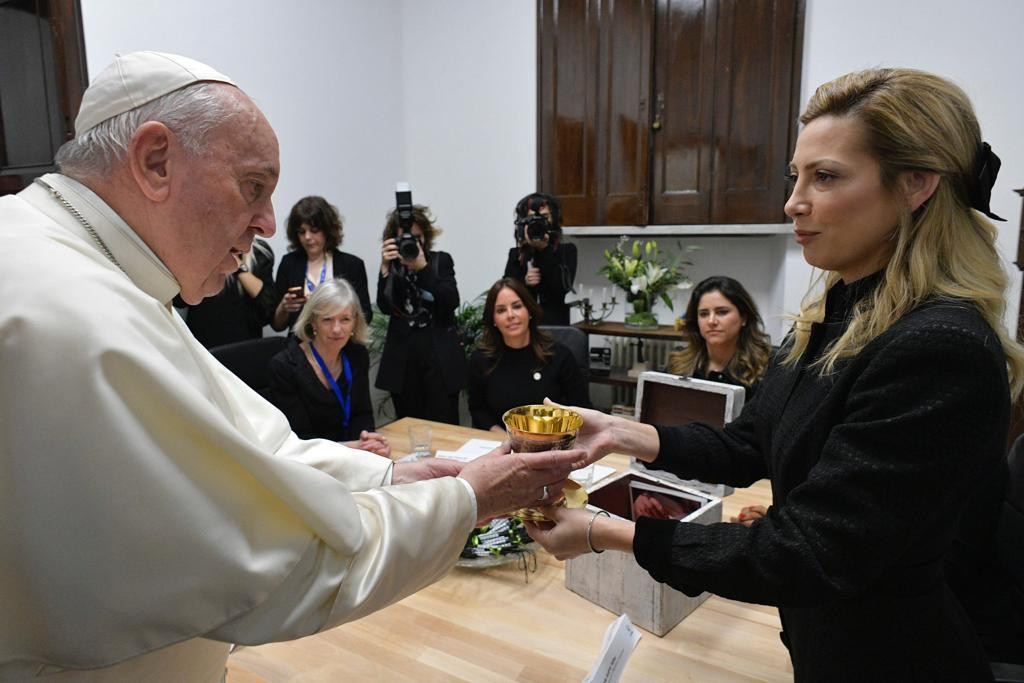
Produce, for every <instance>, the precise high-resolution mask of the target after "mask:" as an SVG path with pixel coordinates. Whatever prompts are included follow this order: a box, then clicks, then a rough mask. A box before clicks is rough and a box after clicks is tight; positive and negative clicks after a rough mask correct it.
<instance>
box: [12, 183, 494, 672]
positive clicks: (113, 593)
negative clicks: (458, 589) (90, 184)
mask: <svg viewBox="0 0 1024 683" xmlns="http://www.w3.org/2000/svg"><path fill="white" fill-rule="evenodd" d="M43 180H44V181H45V182H46V183H48V184H50V185H51V186H53V187H55V188H56V189H58V190H59V191H60V192H61V193H62V194H63V195H64V196H65V197H66V198H67V199H68V200H69V201H70V202H71V203H72V204H73V205H74V206H75V208H77V209H78V210H79V211H80V212H81V213H82V215H83V216H84V217H85V218H86V220H87V221H88V222H89V223H90V224H91V225H92V227H93V228H94V229H95V230H96V232H97V233H98V235H99V237H100V239H102V241H103V242H105V244H106V245H107V247H108V248H109V250H110V251H111V252H112V254H113V256H114V258H115V259H116V260H117V261H118V263H119V264H120V266H121V268H123V269H124V271H122V270H121V269H120V268H119V267H118V266H116V265H114V263H112V262H111V261H110V260H109V259H108V258H107V257H106V256H105V255H104V254H103V253H102V252H101V250H100V248H99V246H98V245H97V243H96V241H95V240H94V239H93V238H92V237H90V236H89V234H88V233H87V231H86V230H85V229H84V228H83V227H82V226H81V224H80V223H79V222H78V221H77V220H76V219H75V218H74V217H73V216H72V214H71V213H70V212H69V211H68V210H67V209H66V208H65V207H64V206H62V205H61V204H60V203H59V202H58V201H57V200H56V199H55V198H54V196H53V195H52V194H51V192H50V191H49V190H47V189H46V188H45V187H43V186H41V185H40V184H33V185H32V186H30V187H29V188H27V189H26V190H24V191H22V192H21V193H20V194H19V195H15V196H8V197H3V198H0V605H2V608H0V609H2V612H3V619H0V679H2V678H10V677H23V676H31V675H39V674H49V673H54V672H59V671H60V670H61V669H79V670H80V669H97V668H101V667H112V666H114V665H118V663H121V664H120V666H121V667H125V666H128V667H132V666H134V667H136V668H134V669H131V670H132V671H133V672H134V673H133V676H134V675H138V676H145V672H146V668H145V663H144V662H145V657H140V655H146V654H147V653H153V654H152V655H150V656H151V657H156V656H157V655H160V654H166V653H167V652H168V650H166V649H165V650H163V651H162V653H161V652H155V651H157V650H159V649H160V648H167V646H169V645H173V644H176V643H180V644H181V645H178V647H179V648H181V647H186V646H189V643H190V642H191V643H196V645H195V646H193V647H200V646H201V644H202V643H204V642H208V640H212V641H224V642H234V643H244V644H251V643H262V642H266V641H273V640H282V639H289V638H297V637H299V636H303V635H306V634H309V633H314V632H316V631H319V630H321V629H324V628H328V627H330V626H334V625H337V624H339V623H342V622H344V621H348V620H352V619H356V618H359V617H361V616H363V615H365V614H367V613H369V612H372V611H374V610H377V609H380V608H381V607H384V606H385V605H388V604H390V603H392V602H394V601H396V600H399V599H401V598H402V597H404V596H406V595H409V594H410V593H413V592H414V591H416V590H417V589H419V588H422V587H423V586H425V585H427V584H429V583H431V582H432V581H435V580H436V579H438V578H439V577H441V576H442V575H444V573H445V572H446V571H448V569H449V568H450V567H451V566H452V564H453V563H454V561H455V559H456V557H457V556H458V554H459V551H460V549H461V548H462V546H463V544H464V542H465V539H466V536H467V534H468V533H469V532H470V530H471V529H472V527H473V524H474V521H475V517H476V504H475V501H474V499H473V496H472V493H471V490H467V487H466V486H465V482H462V481H459V480H456V479H454V478H451V477H446V478H443V479H437V480H432V481H425V482H417V483H414V484H408V485H402V486H383V487H382V486H381V484H382V483H384V484H387V483H390V482H384V481H383V480H384V479H385V478H386V477H387V474H388V473H387V465H388V462H387V460H385V459H384V458H380V457H379V456H376V455H372V454H369V453H364V452H362V451H356V450H353V449H349V448H346V447H344V446H341V445H339V444H336V443H332V442H327V441H322V440H311V441H302V440H300V439H298V438H297V437H296V436H295V435H294V434H293V433H292V432H291V430H290V429H289V427H288V423H287V421H286V419H285V417H284V416H283V415H282V414H281V413H280V412H279V411H278V410H277V409H276V408H274V407H273V406H272V405H270V404H269V403H267V402H266V401H265V400H263V399H262V398H261V397H260V396H259V395H258V394H256V393H255V392H253V391H252V390H251V389H249V388H248V387H247V386H246V385H245V384H243V383H242V382H241V381H240V380H238V379H237V378H236V377H235V376H234V375H233V374H232V373H231V372H229V371H228V370H227V369H225V368H224V367H223V366H221V365H220V364H219V363H217V361H216V360H214V358H213V357H212V356H211V355H210V354H209V353H208V352H207V351H206V350H205V349H204V348H203V347H202V346H201V345H200V344H199V343H198V342H197V341H196V340H195V339H194V338H193V337H192V335H191V333H190V332H189V330H188V328H187V327H186V326H185V324H184V323H183V322H182V320H181V318H180V317H178V315H177V314H176V313H175V312H174V311H173V309H172V308H171V306H170V303H169V302H170V301H171V299H172V298H173V297H174V295H175V294H176V293H177V292H178V285H177V283H176V281H175V280H174V278H173V277H172V276H171V274H170V272H168V270H167V269H166V268H165V267H164V266H163V264H162V263H160V261H159V260H158V259H157V258H156V256H155V255H154V254H153V253H152V251H150V250H149V249H148V248H147V247H146V245H145V244H144V243H143V242H142V241H141V240H140V239H139V238H138V236H137V235H136V234H135V233H134V232H133V231H132V230H131V229H130V228H129V226H128V225H127V224H126V223H125V222H124V221H123V220H122V219H121V218H120V217H118V216H117V214H116V213H114V212H113V211H112V210H111V209H110V207H108V206H107V205H106V204H105V203H104V202H103V201H102V200H101V199H100V198H99V197H98V196H97V195H95V194H94V193H92V192H90V191H89V190H88V189H87V188H85V187H84V186H83V185H81V184H79V183H76V182H75V181H73V180H71V179H69V178H66V177H64V176H60V175H48V176H44V178H43ZM196 639H208V640H196ZM201 647H206V646H201ZM218 647H220V646H218ZM207 649H208V648H207ZM132 658H136V659H135V660H133V661H127V662H126V661H125V660H132ZM166 659H167V658H166V657H165V660H166ZM179 659H184V660H185V661H186V662H187V660H188V659H189V658H188V657H184V658H179ZM197 661H198V660H197ZM140 662H142V664H141V665H140V664H139V663H140ZM140 666H141V669H140V668H139V667H140ZM159 666H160V667H164V666H166V663H160V664H159ZM181 666H183V667H187V666H188V665H187V663H183V664H182V665H181ZM122 670H123V669H122ZM110 671H116V669H110ZM97 673H101V672H97ZM161 673H162V674H163V675H165V676H167V677H168V678H169V679H175V678H177V679H178V680H188V670H187V669H183V670H181V671H177V672H175V671H173V670H172V671H166V670H162V671H161ZM176 674H180V675H176ZM59 676H60V674H58V677H59ZM76 680H77V679H76Z"/></svg>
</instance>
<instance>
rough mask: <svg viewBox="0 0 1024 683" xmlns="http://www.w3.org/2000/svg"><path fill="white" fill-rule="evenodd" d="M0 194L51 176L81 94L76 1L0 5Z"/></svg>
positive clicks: (1, 1)
mask: <svg viewBox="0 0 1024 683" xmlns="http://www.w3.org/2000/svg"><path fill="white" fill-rule="evenodd" d="M0 64H2V65H5V68H0V194H7V193H11V192H17V191H18V190H20V189H21V188H22V187H24V186H25V185H27V184H28V183H29V182H31V181H32V179H33V178H35V177H36V176H39V175H41V174H43V173H47V172H49V171H53V170H55V169H56V167H55V166H54V164H53V156H54V154H56V152H57V150H58V149H59V148H60V146H61V145H62V144H64V142H65V141H66V140H69V139H70V138H71V136H72V135H73V132H74V117H75V116H76V115H77V114H78V107H79V104H80V103H81V100H82V93H83V92H84V91H85V87H86V85H87V83H86V74H85V50H84V47H83V42H82V22H81V11H80V9H79V6H78V2H77V0H0Z"/></svg>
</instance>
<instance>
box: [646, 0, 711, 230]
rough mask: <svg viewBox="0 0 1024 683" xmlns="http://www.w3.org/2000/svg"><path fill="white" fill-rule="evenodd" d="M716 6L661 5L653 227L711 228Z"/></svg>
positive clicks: (702, 2)
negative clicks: (695, 225) (708, 225)
mask: <svg viewBox="0 0 1024 683" xmlns="http://www.w3.org/2000/svg"><path fill="white" fill-rule="evenodd" d="M716 9H717V3H716V2H715V0H658V4H657V9H656V13H655V34H654V35H655V37H654V82H655V92H654V102H653V105H652V106H653V114H652V122H651V125H652V133H651V136H652V138H651V140H652V153H651V222H652V223H655V224H659V223H661V224H666V223H668V224H686V223H707V222H709V217H710V206H711V199H710V198H711V161H712V146H711V133H712V118H711V117H712V112H713V106H714V78H713V74H714V58H715V21H716V17H717V11H716Z"/></svg>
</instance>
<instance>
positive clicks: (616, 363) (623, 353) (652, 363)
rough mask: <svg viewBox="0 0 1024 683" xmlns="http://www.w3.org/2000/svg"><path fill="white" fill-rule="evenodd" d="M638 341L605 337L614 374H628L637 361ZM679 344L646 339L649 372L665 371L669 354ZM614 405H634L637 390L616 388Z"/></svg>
mask: <svg viewBox="0 0 1024 683" xmlns="http://www.w3.org/2000/svg"><path fill="white" fill-rule="evenodd" d="M637 341H638V340H636V339H631V338H628V337H605V344H606V345H608V346H610V347H611V349H612V372H626V371H627V370H629V369H630V368H632V367H633V363H635V362H636V360H637ZM678 345H679V342H675V341H669V340H665V339H644V340H643V350H644V351H643V353H644V360H645V361H647V369H648V370H664V369H665V365H666V364H667V363H668V354H669V353H671V352H672V351H673V350H674V349H675V348H676V347H677V346H678ZM612 400H613V402H614V403H626V404H629V405H632V404H633V403H634V401H635V400H636V390H635V389H634V388H632V387H622V386H615V387H614V388H613V390H612Z"/></svg>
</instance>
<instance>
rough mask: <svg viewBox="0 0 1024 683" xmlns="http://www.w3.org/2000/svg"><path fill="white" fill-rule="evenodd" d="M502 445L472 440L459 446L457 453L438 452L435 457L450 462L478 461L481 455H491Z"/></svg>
mask: <svg viewBox="0 0 1024 683" xmlns="http://www.w3.org/2000/svg"><path fill="white" fill-rule="evenodd" d="M500 445H501V442H500V441H491V440H490V439H470V440H469V441H467V442H466V443H464V444H462V445H461V446H459V449H458V450H457V451H437V453H435V456H436V457H438V458H446V459H448V460H458V461H460V462H469V461H471V460H476V459H477V458H479V457H480V456H481V455H485V454H487V453H490V452H491V451H493V450H494V449H495V448H497V447H498V446H500Z"/></svg>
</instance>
